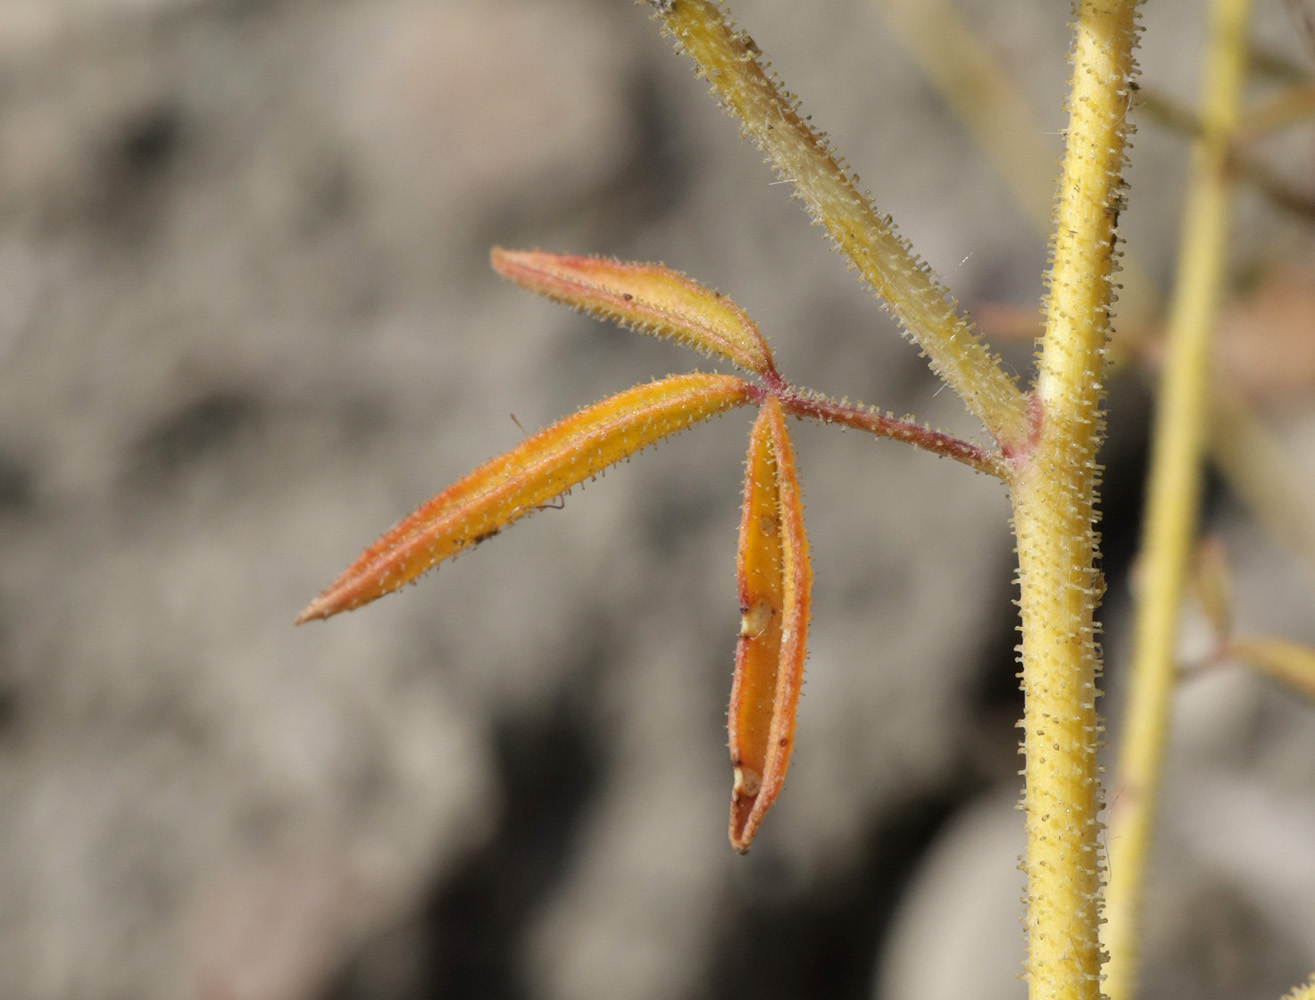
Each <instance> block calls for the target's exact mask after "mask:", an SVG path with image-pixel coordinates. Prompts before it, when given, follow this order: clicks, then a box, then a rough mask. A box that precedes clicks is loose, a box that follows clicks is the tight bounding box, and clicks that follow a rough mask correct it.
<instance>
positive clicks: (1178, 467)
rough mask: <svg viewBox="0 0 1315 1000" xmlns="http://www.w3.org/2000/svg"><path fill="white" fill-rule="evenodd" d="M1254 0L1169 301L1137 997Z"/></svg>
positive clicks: (1147, 534)
mask: <svg viewBox="0 0 1315 1000" xmlns="http://www.w3.org/2000/svg"><path fill="white" fill-rule="evenodd" d="M1249 15H1250V0H1215V2H1214V4H1213V11H1212V15H1211V32H1210V43H1209V51H1208V53H1207V56H1206V62H1205V67H1204V78H1203V79H1204V91H1205V97H1204V110H1203V113H1202V116H1201V121H1202V126H1203V127H1202V131H1201V135H1200V138H1199V139H1198V140H1197V144H1196V150H1195V155H1194V158H1193V171H1192V177H1191V182H1190V186H1189V189H1188V195H1187V204H1186V209H1185V221H1184V228H1183V235H1182V251H1181V256H1180V258H1179V261H1180V263H1179V271H1178V280H1177V283H1176V285H1175V288H1174V295H1173V302H1172V306H1171V308H1170V313H1169V324H1168V337H1167V347H1166V357H1165V366H1164V372H1163V375H1162V378H1161V383H1160V395H1159V412H1158V413H1157V416H1156V424H1155V436H1154V440H1153V443H1152V449H1151V481H1150V488H1149V496H1148V500H1147V511H1146V516H1145V521H1144V528H1143V537H1142V549H1141V553H1142V554H1141V566H1142V574H1143V580H1144V581H1145V583H1144V587H1145V589H1144V592H1143V595H1142V599H1141V601H1140V603H1139V604H1138V607H1137V621H1136V628H1135V633H1134V652H1133V659H1132V670H1131V677H1130V683H1129V689H1128V694H1127V698H1128V702H1127V704H1128V718H1127V722H1126V731H1125V733H1124V736H1123V738H1122V742H1121V744H1120V753H1119V762H1118V772H1117V784H1116V786H1115V807H1114V809H1113V810H1112V813H1111V817H1110V822H1111V827H1112V829H1111V835H1110V846H1109V864H1110V889H1109V902H1108V907H1107V910H1106V919H1107V924H1106V927H1105V935H1104V937H1105V945H1106V947H1107V949H1108V950H1109V955H1110V960H1109V968H1108V978H1107V981H1106V990H1107V992H1108V994H1109V996H1110V998H1111V1000H1127V998H1129V997H1131V996H1132V994H1133V992H1134V990H1135V984H1136V974H1137V957H1138V956H1137V947H1136V942H1137V938H1138V935H1139V926H1138V925H1139V920H1138V914H1139V911H1140V906H1141V896H1142V886H1143V883H1144V880H1145V871H1146V860H1147V854H1148V850H1149V846H1150V836H1151V831H1152V829H1153V826H1154V820H1155V806H1156V800H1157V798H1158V785H1159V776H1160V771H1161V766H1162V762H1163V758H1164V747H1165V742H1166V740H1167V736H1168V728H1169V706H1170V699H1171V696H1172V693H1173V685H1174V666H1175V662H1174V644H1175V638H1176V634H1177V626H1178V608H1179V604H1180V603H1181V600H1182V593H1183V586H1184V580H1185V577H1186V573H1187V562H1188V558H1189V554H1190V546H1191V542H1192V535H1193V532H1194V529H1195V526H1196V514H1197V504H1198V499H1199V494H1200V484H1201V461H1202V453H1203V449H1204V444H1205V436H1206V433H1207V429H1208V424H1209V419H1208V413H1207V411H1206V406H1205V403H1206V400H1207V398H1208V392H1209V384H1210V377H1209V372H1210V336H1211V333H1212V331H1213V327H1214V322H1215V316H1216V313H1217V310H1218V304H1219V289H1220V286H1221V284H1222V280H1223V273H1224V267H1225V263H1226V251H1227V240H1228V223H1229V204H1230V182H1229V181H1230V177H1229V175H1230V154H1229V149H1230V141H1231V139H1232V135H1233V132H1234V130H1235V128H1236V126H1237V120H1238V107H1239V103H1240V95H1241V90H1242V84H1243V81H1244V78H1245V75H1246V51H1247V21H1248V17H1249Z"/></svg>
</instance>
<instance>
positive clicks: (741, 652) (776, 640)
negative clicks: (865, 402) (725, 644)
mask: <svg viewBox="0 0 1315 1000" xmlns="http://www.w3.org/2000/svg"><path fill="white" fill-rule="evenodd" d="M737 570H738V574H737V575H738V578H739V589H740V637H739V641H738V643H737V645H736V650H735V680H734V682H733V683H732V685H731V703H730V710H729V712H728V719H727V728H728V730H729V737H730V739H729V742H730V751H731V766H732V767H733V768H734V785H733V786H732V788H731V817H730V839H731V846H732V847H734V848H735V849H736V850H737V851H739V852H740V853H741V854H743V853H744V852H746V851H748V849H749V844H750V842H751V841H752V840H753V837H754V834H756V833H757V832H758V826H759V824H760V823H762V819H763V816H765V815H766V814H767V810H768V809H770V808H771V805H772V803H773V802H774V801H775V800H776V796H777V795H778V794H780V791H781V786H782V784H783V783H784V782H785V771H786V768H787V767H789V764H790V751H791V749H792V747H793V744H794V725H795V710H796V709H797V708H798V705H799V690H800V687H801V685H802V683H803V674H804V655H805V651H804V641H805V639H806V637H807V633H808V612H809V603H810V594H811V588H812V579H811V571H810V569H809V565H808V541H807V539H806V538H805V537H804V513H803V503H802V501H801V498H800V494H799V482H798V479H797V477H796V475H795V467H794V453H793V451H792V449H791V447H790V439H789V437H788V435H787V433H786V427H785V416H784V414H783V412H782V410H781V404H780V402H779V401H778V400H777V399H776V398H775V397H774V396H771V397H768V398H767V400H766V402H765V403H764V404H763V406H762V409H761V410H760V411H759V413H758V419H757V420H756V421H755V422H754V425H753V432H752V434H751V435H750V437H749V456H748V459H747V462H746V470H745V480H744V508H743V511H742V514H741V517H740V543H739V558H738V566H737Z"/></svg>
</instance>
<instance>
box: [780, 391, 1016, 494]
mask: <svg viewBox="0 0 1315 1000" xmlns="http://www.w3.org/2000/svg"><path fill="white" fill-rule="evenodd" d="M767 395H774V396H776V397H777V398H778V399H779V400H780V401H781V407H782V408H783V409H784V410H785V412H786V413H789V414H791V415H792V416H796V417H807V418H809V419H811V420H819V421H821V422H822V423H824V424H839V425H841V426H842V427H852V428H854V429H855V430H860V431H867V432H868V433H869V434H875V435H876V436H878V437H885V438H891V439H892V440H895V441H902V442H904V443H905V444H911V445H913V446H914V447H915V448H921V449H923V450H924V451H930V452H933V453H935V454H937V455H940V456H941V457H942V458H949V459H953V460H954V461H956V462H961V463H963V464H964V465H966V466H968V467H969V468H970V469H975V470H976V471H978V472H985V473H986V474H987V475H990V476H995V477H996V478H997V479H1003V480H1005V481H1006V482H1007V481H1008V480H1009V479H1010V478H1011V477H1012V475H1013V470H1012V468H1011V467H1010V466H1009V464H1008V463H1007V462H1006V461H1005V459H1004V456H1002V455H1001V454H1000V453H999V452H998V451H995V450H993V449H992V450H988V449H986V448H983V447H982V446H981V445H976V444H973V443H972V442H971V441H964V440H963V439H962V438H957V437H954V436H953V435H952V434H946V433H945V432H944V431H937V430H932V429H931V428H930V427H926V426H924V425H922V424H919V423H916V422H915V421H913V420H909V419H907V418H901V417H893V416H891V415H890V414H887V413H881V412H879V411H877V410H873V409H870V408H868V407H866V406H855V405H853V404H851V403H848V402H844V401H841V402H837V401H836V400H834V399H827V398H826V397H825V396H819V395H815V394H813V393H810V392H807V391H804V390H799V389H796V388H794V387H793V386H789V385H786V384H784V383H781V385H780V386H779V387H777V388H774V389H772V390H771V391H770V392H769V393H767Z"/></svg>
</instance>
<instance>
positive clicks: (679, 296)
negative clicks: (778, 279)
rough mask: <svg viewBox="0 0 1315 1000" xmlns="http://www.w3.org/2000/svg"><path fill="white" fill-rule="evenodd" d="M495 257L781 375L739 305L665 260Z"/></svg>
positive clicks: (561, 296) (552, 294) (664, 333)
mask: <svg viewBox="0 0 1315 1000" xmlns="http://www.w3.org/2000/svg"><path fill="white" fill-rule="evenodd" d="M490 256H491V260H492V263H493V269H494V270H495V271H497V272H498V273H499V274H500V275H502V276H503V277H504V278H507V279H509V280H511V281H514V282H516V284H518V285H520V286H521V287H522V288H528V289H529V290H530V291H532V292H538V293H539V294H540V295H544V296H547V297H548V298H550V299H552V300H553V301H555V302H564V303H565V304H567V305H569V306H574V307H575V308H577V309H583V310H584V311H585V312H588V313H590V314H591V315H594V316H597V317H599V318H600V319H610V320H612V321H614V322H616V323H621V324H622V325H624V326H628V327H630V328H632V329H635V330H639V331H642V332H643V333H651V334H653V335H654V336H658V337H668V338H670V339H672V340H675V341H677V342H679V343H681V344H684V345H686V346H688V347H693V348H694V349H695V350H698V351H701V352H703V353H704V354H711V355H716V356H718V357H722V358H725V359H726V360H727V361H730V362H732V363H734V364H736V365H739V366H740V367H741V368H743V369H745V370H746V371H751V372H754V373H755V374H758V375H763V376H769V377H775V375H776V368H775V365H774V364H773V362H772V352H771V351H770V350H768V347H767V342H766V341H765V340H763V337H762V334H761V333H759V332H758V328H757V327H756V326H754V324H753V321H752V320H751V319H749V317H748V316H747V315H745V313H744V311H743V310H742V309H740V307H739V306H737V305H736V304H735V303H734V302H732V301H730V299H727V298H724V297H722V296H721V295H719V294H718V293H716V292H714V291H712V290H710V289H708V288H705V287H703V286H702V285H700V284H698V283H696V282H693V281H690V280H689V279H688V278H686V277H685V276H684V275H682V274H680V273H679V272H676V271H673V270H671V269H670V268H667V267H663V266H662V265H661V264H634V263H622V262H621V261H615V260H608V259H606V258H603V257H576V256H571V255H569V254H560V253H545V252H543V251H539V250H504V249H503V248H502V247H494V248H493V251H492V254H491V255H490Z"/></svg>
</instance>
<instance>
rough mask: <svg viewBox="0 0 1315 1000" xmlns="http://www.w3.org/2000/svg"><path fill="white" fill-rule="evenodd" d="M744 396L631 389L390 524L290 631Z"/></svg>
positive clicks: (723, 388) (698, 389)
mask: <svg viewBox="0 0 1315 1000" xmlns="http://www.w3.org/2000/svg"><path fill="white" fill-rule="evenodd" d="M752 393H753V386H751V385H750V384H749V383H748V382H745V381H744V380H742V379H739V378H736V377H734V376H732V375H709V374H704V373H700V372H695V373H692V374H689V375H675V376H672V377H670V378H665V379H662V380H660V381H657V382H651V383H649V384H647V385H637V386H634V387H632V388H630V389H627V390H626V391H625V392H620V393H617V394H616V395H615V396H609V397H608V398H607V399H604V400H602V401H600V402H597V403H594V404H593V405H592V406H587V407H585V408H584V409H582V410H580V411H578V412H576V413H575V414H573V415H571V416H569V417H566V418H565V419H563V420H559V421H558V422H557V423H555V424H553V425H552V426H550V427H546V428H544V429H543V430H541V431H539V432H538V433H537V434H535V435H534V436H532V437H529V438H527V439H526V440H524V441H522V442H521V443H520V444H519V445H517V446H516V447H515V448H513V449H512V450H511V451H509V452H507V453H506V454H504V455H500V456H499V457H497V458H495V459H492V460H491V461H489V462H486V463H485V464H484V465H481V466H480V467H479V468H478V469H476V470H475V471H474V472H472V473H470V474H469V475H467V476H466V477H465V478H463V479H459V480H457V482H455V483H453V484H452V485H451V486H449V487H448V488H447V489H445V490H444V491H443V492H442V493H439V494H438V495H437V496H435V497H434V498H433V499H431V500H429V501H428V502H427V503H425V504H424V505H423V506H421V507H420V508H419V509H418V510H417V511H416V512H415V513H414V514H412V515H411V516H410V517H407V518H406V519H405V520H403V521H402V522H400V523H399V524H398V525H396V526H395V527H394V528H393V529H392V530H391V531H389V532H388V533H387V534H385V535H384V536H383V537H382V538H380V539H379V540H378V541H377V542H375V543H374V544H373V545H372V546H370V548H368V549H366V550H365V552H363V553H362V554H361V555H360V557H359V558H358V559H357V560H356V561H355V562H354V563H352V565H351V566H349V567H348V568H347V570H346V571H345V572H344V573H343V574H342V576H340V577H339V578H338V579H337V580H336V581H334V583H333V584H332V585H331V586H330V587H329V588H328V589H327V590H325V591H324V592H323V593H322V594H320V595H319V597H317V598H315V600H313V601H311V603H310V604H309V605H307V607H306V609H305V610H304V611H302V613H301V614H300V615H298V616H297V622H298V624H300V623H301V622H304V621H309V620H310V619H312V618H327V617H329V616H330V615H335V614H337V613H338V612H340V611H350V610H351V609H352V608H356V607H359V606H360V605H362V604H365V603H367V602H369V601H372V600H374V599H375V598H376V597H382V596H383V595H384V594H387V593H389V592H390V591H393V590H396V589H397V588H398V587H400V586H402V585H403V584H405V583H408V582H410V581H411V580H414V579H415V578H416V577H418V576H420V575H421V574H422V573H424V572H426V571H427V570H429V569H432V568H433V567H434V566H436V565H437V564H438V563H439V562H441V561H442V560H444V559H446V558H448V557H449V556H454V555H456V554H457V553H458V552H461V551H462V550H464V549H467V548H470V547H472V546H475V545H478V544H479V543H480V542H482V541H483V540H484V539H486V538H488V537H489V536H491V535H494V534H496V533H497V532H498V531H499V530H501V529H502V528H503V527H504V526H506V525H508V524H511V523H512V522H513V521H516V520H518V519H520V518H522V517H524V516H525V515H526V514H529V513H531V512H533V511H534V510H536V509H538V507H539V506H540V505H542V504H544V503H546V502H547V501H549V500H551V499H553V498H554V497H557V496H559V495H561V494H562V493H564V492H566V491H567V490H569V489H570V488H571V487H572V486H575V485H576V484H578V483H581V482H583V481H584V480H586V479H589V478H591V477H593V476H596V475H597V474H598V473H599V472H601V471H603V470H604V469H606V468H607V467H608V466H609V465H612V464H613V463H615V462H618V461H620V460H621V459H623V458H625V457H626V456H627V455H630V454H632V453H634V452H636V451H639V450H640V449H641V448H643V447H645V446H646V445H650V444H653V443H654V442H656V441H659V440H661V439H662V438H665V437H667V436H668V435H671V434H674V433H676V432H677V431H680V430H684V429H685V428H686V427H689V426H690V425H691V424H695V423H698V422H699V421H700V420H704V419H706V418H707V417H710V416H713V415H714V414H717V413H721V412H722V411H724V410H728V409H730V408H731V407H735V406H742V405H743V404H745V403H746V402H748V401H749V399H750V397H751V395H752Z"/></svg>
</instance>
